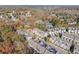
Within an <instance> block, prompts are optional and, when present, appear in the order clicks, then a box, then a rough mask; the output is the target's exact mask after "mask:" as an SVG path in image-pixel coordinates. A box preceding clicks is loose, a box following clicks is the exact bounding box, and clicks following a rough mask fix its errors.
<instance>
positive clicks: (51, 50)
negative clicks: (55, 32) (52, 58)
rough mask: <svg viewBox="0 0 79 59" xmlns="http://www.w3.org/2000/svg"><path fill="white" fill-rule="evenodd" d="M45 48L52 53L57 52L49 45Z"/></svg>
mask: <svg viewBox="0 0 79 59" xmlns="http://www.w3.org/2000/svg"><path fill="white" fill-rule="evenodd" d="M47 49H48V50H49V51H50V52H53V53H54V54H56V53H57V50H56V49H55V48H53V47H51V46H48V48H47Z"/></svg>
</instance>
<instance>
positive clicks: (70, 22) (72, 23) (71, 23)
mask: <svg viewBox="0 0 79 59" xmlns="http://www.w3.org/2000/svg"><path fill="white" fill-rule="evenodd" d="M67 22H68V24H69V25H75V24H76V19H67Z"/></svg>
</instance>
